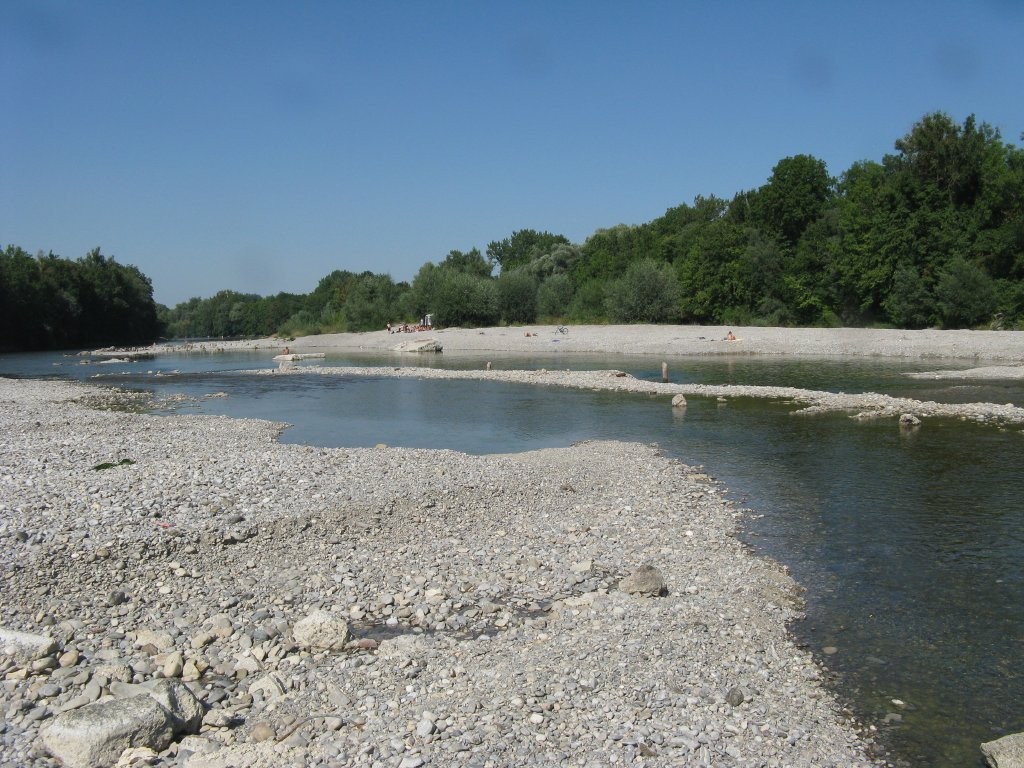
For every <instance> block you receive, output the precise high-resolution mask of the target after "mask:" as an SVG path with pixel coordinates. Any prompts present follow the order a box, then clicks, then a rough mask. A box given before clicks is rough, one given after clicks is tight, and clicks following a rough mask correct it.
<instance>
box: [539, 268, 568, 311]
mask: <svg viewBox="0 0 1024 768" xmlns="http://www.w3.org/2000/svg"><path fill="white" fill-rule="evenodd" d="M571 302H572V280H570V279H569V276H568V275H552V276H551V277H549V278H548V279H547V280H545V281H544V282H543V283H541V284H540V288H538V289H537V315H538V316H539V317H544V318H556V317H565V316H566V315H567V314H568V312H569V305H570V303H571Z"/></svg>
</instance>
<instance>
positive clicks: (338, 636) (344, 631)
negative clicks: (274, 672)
mask: <svg viewBox="0 0 1024 768" xmlns="http://www.w3.org/2000/svg"><path fill="white" fill-rule="evenodd" d="M292 635H293V636H294V637H295V642H296V643H298V645H300V646H301V647H303V648H317V649H321V650H327V651H334V650H341V649H342V648H344V647H345V643H346V642H348V622H346V621H345V620H344V619H341V618H339V617H338V616H335V615H334V614H332V613H330V612H328V611H313V613H311V614H310V615H309V616H307V617H306V618H304V619H301V620H300V621H298V622H297V623H296V624H295V627H294V629H293V630H292Z"/></svg>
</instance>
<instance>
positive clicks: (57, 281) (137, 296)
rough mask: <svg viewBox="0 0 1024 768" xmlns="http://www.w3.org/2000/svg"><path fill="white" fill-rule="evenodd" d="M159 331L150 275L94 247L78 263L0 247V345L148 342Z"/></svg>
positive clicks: (51, 346)
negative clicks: (105, 254)
mask: <svg viewBox="0 0 1024 768" xmlns="http://www.w3.org/2000/svg"><path fill="white" fill-rule="evenodd" d="M159 330H160V326H159V321H158V319H157V307H156V304H155V303H154V301H153V286H152V285H151V284H150V282H149V278H147V277H146V276H145V275H143V274H142V273H141V272H140V271H139V270H138V269H137V268H136V267H134V266H131V265H123V264H119V263H118V262H117V261H116V260H115V259H113V258H107V257H106V256H104V255H103V254H102V253H101V252H100V249H99V248H95V249H93V250H92V251H90V252H89V253H88V254H86V255H85V256H83V257H82V258H80V259H78V260H77V261H69V260H67V259H62V258H59V257H58V256H55V255H54V254H52V253H50V254H47V255H45V256H44V255H43V254H39V255H37V256H35V257H32V256H29V255H28V253H26V252H25V251H24V250H22V249H21V248H18V247H15V246H8V247H7V248H5V249H4V250H3V251H2V252H0V347H7V348H11V349H69V348H78V347H87V346H103V345H108V344H118V345H126V344H148V343H149V342H151V341H153V340H154V339H156V337H157V336H158V335H159Z"/></svg>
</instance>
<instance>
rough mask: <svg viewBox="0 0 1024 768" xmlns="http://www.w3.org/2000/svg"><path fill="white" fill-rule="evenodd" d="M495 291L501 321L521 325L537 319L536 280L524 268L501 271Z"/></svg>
mask: <svg viewBox="0 0 1024 768" xmlns="http://www.w3.org/2000/svg"><path fill="white" fill-rule="evenodd" d="M497 293H498V312H499V314H500V315H501V319H502V321H503V322H505V323H509V324H510V325H511V324H519V325H522V324H525V323H532V322H533V321H534V320H536V319H537V280H536V278H534V276H533V275H531V274H530V273H529V272H528V271H526V269H515V270H512V271H511V272H505V271H502V273H501V275H499V277H498V279H497Z"/></svg>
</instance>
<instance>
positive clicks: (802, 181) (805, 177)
mask: <svg viewBox="0 0 1024 768" xmlns="http://www.w3.org/2000/svg"><path fill="white" fill-rule="evenodd" d="M834 185H835V181H834V180H833V179H832V178H831V177H830V176H829V175H828V169H827V168H826V167H825V162H824V161H823V160H818V159H817V158H815V157H812V156H810V155H796V156H795V157H787V158H784V159H783V160H780V161H779V163H778V164H777V165H776V166H775V167H774V168H773V169H772V175H771V177H770V178H769V179H768V183H767V184H765V185H764V186H763V187H761V189H759V190H758V193H757V198H756V204H755V212H756V214H757V218H758V220H759V222H760V223H761V224H762V225H763V226H764V227H765V228H766V229H768V230H769V231H773V232H777V233H778V234H779V235H780V236H781V237H782V239H783V242H785V243H786V244H788V245H789V246H792V247H795V246H796V244H797V242H798V241H799V240H800V237H801V235H803V233H804V230H805V229H807V227H808V226H809V225H810V224H811V223H812V222H814V221H816V220H817V219H818V218H819V217H820V216H821V215H822V213H823V212H824V210H825V208H826V206H827V205H828V203H829V202H830V201H831V199H832V195H833V191H834Z"/></svg>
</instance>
